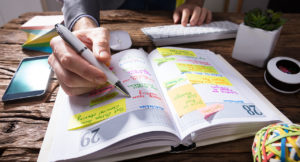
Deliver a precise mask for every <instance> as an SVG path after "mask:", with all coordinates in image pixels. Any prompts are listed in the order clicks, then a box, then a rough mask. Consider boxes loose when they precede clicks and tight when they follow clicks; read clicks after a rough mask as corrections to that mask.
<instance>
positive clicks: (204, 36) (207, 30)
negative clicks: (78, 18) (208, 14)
mask: <svg viewBox="0 0 300 162" xmlns="http://www.w3.org/2000/svg"><path fill="white" fill-rule="evenodd" d="M141 30H142V31H143V32H144V33H145V34H146V35H147V36H149V37H150V39H151V40H152V41H153V42H154V44H155V45H157V46H164V45H172V44H181V43H190V42H199V41H209V40H218V39H227V38H235V36H236V33H237V30H238V25H237V24H235V23H232V22H229V21H215V22H212V23H210V24H203V25H201V26H189V25H188V26H187V27H184V26H182V25H181V24H177V25H165V26H155V27H147V28H142V29H141Z"/></svg>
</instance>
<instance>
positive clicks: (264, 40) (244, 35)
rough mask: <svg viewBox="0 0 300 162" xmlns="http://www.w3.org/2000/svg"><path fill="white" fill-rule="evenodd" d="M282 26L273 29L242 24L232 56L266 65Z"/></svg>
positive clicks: (260, 65) (257, 64)
mask: <svg viewBox="0 0 300 162" xmlns="http://www.w3.org/2000/svg"><path fill="white" fill-rule="evenodd" d="M281 29H282V27H280V28H278V29H277V30H273V31H266V30H262V29H259V28H252V27H249V26H246V25H244V23H242V24H240V26H239V29H238V32H237V36H236V40H235V44H234V48H233V52H232V57H233V58H234V59H237V60H240V61H242V62H245V63H248V64H251V65H254V66H257V67H264V66H265V65H266V62H267V61H268V59H269V58H270V56H271V55H272V53H273V51H274V48H275V45H276V43H277V40H278V38H279V35H280V31H281Z"/></svg>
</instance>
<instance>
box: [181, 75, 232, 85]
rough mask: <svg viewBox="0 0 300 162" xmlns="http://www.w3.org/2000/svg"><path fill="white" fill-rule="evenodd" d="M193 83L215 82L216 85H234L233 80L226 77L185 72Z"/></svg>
mask: <svg viewBox="0 0 300 162" xmlns="http://www.w3.org/2000/svg"><path fill="white" fill-rule="evenodd" d="M185 75H186V77H187V78H188V80H189V81H190V82H191V83H192V84H214V85H228V86H232V84H231V82H230V81H229V80H228V79H227V78H226V77H218V76H209V75H199V74H185Z"/></svg>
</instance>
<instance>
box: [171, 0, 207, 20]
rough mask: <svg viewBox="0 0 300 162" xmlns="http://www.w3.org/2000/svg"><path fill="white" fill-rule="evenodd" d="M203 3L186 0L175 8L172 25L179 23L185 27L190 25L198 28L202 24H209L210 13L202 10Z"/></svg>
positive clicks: (197, 0)
mask: <svg viewBox="0 0 300 162" xmlns="http://www.w3.org/2000/svg"><path fill="white" fill-rule="evenodd" d="M202 6H203V1H201V0H186V2H185V3H184V4H182V5H181V6H179V7H177V8H176V10H175V11H174V13H173V20H174V23H175V24H177V23H179V22H180V23H181V24H182V25H183V26H186V25H187V24H188V23H190V25H191V26H195V25H197V26H199V25H202V24H204V23H210V22H211V20H212V13H211V11H210V10H208V9H206V8H202Z"/></svg>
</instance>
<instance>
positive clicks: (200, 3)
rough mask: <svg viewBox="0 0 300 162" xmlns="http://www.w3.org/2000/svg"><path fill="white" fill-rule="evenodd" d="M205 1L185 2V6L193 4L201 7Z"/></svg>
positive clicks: (190, 0) (192, 0)
mask: <svg viewBox="0 0 300 162" xmlns="http://www.w3.org/2000/svg"><path fill="white" fill-rule="evenodd" d="M204 1H205V0H186V1H185V4H194V5H198V6H200V7H203V5H204Z"/></svg>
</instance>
